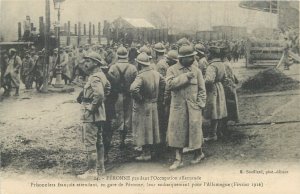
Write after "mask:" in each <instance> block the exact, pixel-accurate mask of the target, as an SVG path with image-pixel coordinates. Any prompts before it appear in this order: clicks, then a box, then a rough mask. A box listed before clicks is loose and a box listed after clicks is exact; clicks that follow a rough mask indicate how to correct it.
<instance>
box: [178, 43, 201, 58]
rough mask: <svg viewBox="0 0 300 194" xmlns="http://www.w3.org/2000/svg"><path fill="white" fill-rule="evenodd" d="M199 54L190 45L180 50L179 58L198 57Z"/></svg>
mask: <svg viewBox="0 0 300 194" xmlns="http://www.w3.org/2000/svg"><path fill="white" fill-rule="evenodd" d="M196 54H197V52H196V51H194V48H193V47H192V46H189V45H184V46H182V47H180V48H179V51H178V58H184V57H190V56H194V55H196Z"/></svg>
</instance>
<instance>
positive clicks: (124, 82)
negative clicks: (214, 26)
mask: <svg viewBox="0 0 300 194" xmlns="http://www.w3.org/2000/svg"><path fill="white" fill-rule="evenodd" d="M5 56H6V57H3V58H1V60H3V61H2V62H1V64H6V65H2V66H1V73H2V75H1V86H2V87H3V88H4V89H5V91H4V95H9V94H10V91H11V90H12V88H15V89H16V93H15V95H18V94H19V87H20V78H21V80H22V82H23V83H24V84H25V87H26V89H31V88H32V85H33V82H34V81H35V82H36V83H35V85H36V88H37V89H38V90H39V89H40V87H41V85H42V83H43V66H44V65H43V64H44V63H45V60H44V59H45V51H44V50H41V51H36V49H35V48H34V47H32V48H30V49H28V50H26V51H25V54H24V57H23V59H21V57H19V56H18V55H17V51H16V49H10V50H9V52H8V55H5ZM231 56H232V52H231V49H230V48H229V46H228V44H224V43H222V44H220V43H210V44H203V43H193V42H190V41H189V40H188V39H186V38H182V39H180V40H179V41H177V43H176V44H173V45H169V44H168V43H161V42H159V43H156V44H153V45H150V44H145V45H143V46H141V45H139V44H132V45H131V46H130V47H129V46H128V45H122V44H120V45H112V46H104V45H99V44H94V45H90V44H86V45H84V46H79V47H78V48H76V47H72V46H68V47H60V48H59V49H57V48H56V49H53V51H52V53H51V56H50V59H49V66H48V67H49V69H48V72H49V74H48V75H49V77H48V81H49V84H51V83H52V80H53V78H55V77H56V75H57V74H58V73H61V75H62V78H63V80H64V82H65V84H72V83H75V84H79V85H80V86H81V87H82V88H83V90H82V92H80V95H79V96H78V98H77V101H78V102H79V103H81V104H82V121H83V122H82V123H83V125H82V129H83V130H82V131H83V133H82V135H83V140H84V144H85V147H86V151H87V158H88V160H87V161H88V164H87V171H86V172H85V173H84V174H83V175H81V176H82V177H87V176H90V175H93V174H95V173H96V174H98V175H102V174H103V173H104V172H105V167H104V164H105V162H106V161H108V153H109V150H110V144H111V141H112V136H113V131H114V130H115V128H116V127H112V123H113V122H114V121H115V120H116V117H117V116H116V115H117V113H116V106H117V105H116V104H117V102H118V106H121V107H118V109H120V110H121V112H122V113H121V114H119V115H121V118H118V119H121V122H120V123H121V125H120V126H118V127H117V128H118V130H119V132H120V140H121V141H120V142H121V143H120V147H121V148H124V147H125V143H126V141H125V139H126V137H127V134H128V131H130V132H132V134H133V142H134V145H135V146H136V148H137V150H139V151H140V152H141V155H139V156H138V157H136V160H139V161H148V160H151V159H152V157H153V155H157V154H159V153H158V152H161V151H162V150H166V149H164V148H166V147H171V148H173V149H174V152H175V160H174V162H173V164H172V165H171V166H170V170H174V169H178V168H180V167H182V166H183V159H182V157H183V148H188V149H190V150H192V152H193V153H194V158H193V160H192V161H191V163H192V164H197V163H199V162H200V161H201V160H202V159H203V158H204V153H203V151H202V145H203V143H204V140H206V141H215V140H217V139H218V138H220V137H222V136H223V135H224V133H226V126H227V122H228V120H232V121H236V122H238V106H237V94H236V84H237V82H238V81H237V79H236V77H235V75H234V73H233V71H232V68H231V65H230V62H229V61H230V60H231ZM202 117H204V118H206V119H208V120H210V123H211V124H210V129H209V130H208V133H207V137H205V138H204V135H203V131H202ZM95 164H96V165H95Z"/></svg>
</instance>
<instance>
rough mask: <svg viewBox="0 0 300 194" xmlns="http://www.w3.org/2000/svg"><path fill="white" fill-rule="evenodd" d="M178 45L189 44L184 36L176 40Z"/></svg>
mask: <svg viewBox="0 0 300 194" xmlns="http://www.w3.org/2000/svg"><path fill="white" fill-rule="evenodd" d="M177 45H178V46H183V45H190V41H189V40H188V39H186V38H181V39H179V40H178V41H177Z"/></svg>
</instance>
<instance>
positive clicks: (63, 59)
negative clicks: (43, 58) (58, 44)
mask: <svg viewBox="0 0 300 194" xmlns="http://www.w3.org/2000/svg"><path fill="white" fill-rule="evenodd" d="M59 59H60V64H59V65H60V67H61V70H62V78H63V80H64V81H65V84H66V85H67V84H68V81H69V83H70V80H71V71H70V65H69V60H70V59H69V55H68V54H67V53H66V49H65V48H60V57H59Z"/></svg>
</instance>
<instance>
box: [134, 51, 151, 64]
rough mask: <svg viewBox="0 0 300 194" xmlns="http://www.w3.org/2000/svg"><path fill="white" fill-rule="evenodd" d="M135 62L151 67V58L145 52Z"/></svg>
mask: <svg viewBox="0 0 300 194" xmlns="http://www.w3.org/2000/svg"><path fill="white" fill-rule="evenodd" d="M135 61H136V62H138V63H140V64H142V65H144V66H150V58H149V56H148V55H147V53H145V52H142V53H141V54H139V55H138V56H137V58H136V59H135Z"/></svg>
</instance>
